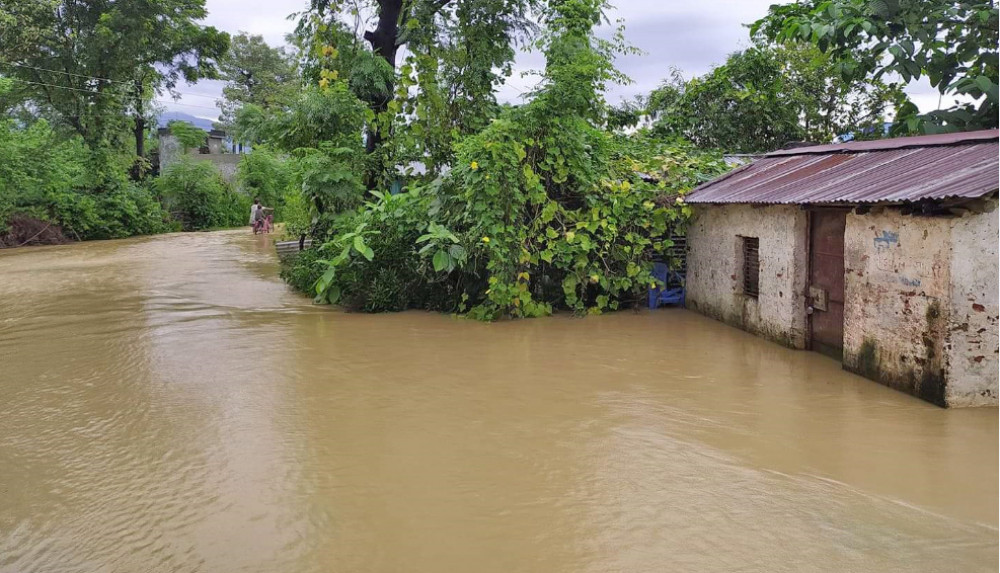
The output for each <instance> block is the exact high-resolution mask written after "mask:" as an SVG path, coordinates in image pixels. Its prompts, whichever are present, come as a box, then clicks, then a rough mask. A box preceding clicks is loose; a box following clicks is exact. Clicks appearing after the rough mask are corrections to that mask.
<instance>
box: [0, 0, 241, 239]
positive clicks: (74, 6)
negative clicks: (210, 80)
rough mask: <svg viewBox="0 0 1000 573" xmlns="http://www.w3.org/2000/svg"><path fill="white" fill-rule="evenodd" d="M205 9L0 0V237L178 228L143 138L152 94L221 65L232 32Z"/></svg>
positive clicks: (177, 3) (197, 5)
mask: <svg viewBox="0 0 1000 573" xmlns="http://www.w3.org/2000/svg"><path fill="white" fill-rule="evenodd" d="M206 14H207V12H206V11H205V3H204V0H166V1H157V2H148V1H136V2H114V1H110V0H100V1H91V0H87V1H82V0H59V1H42V2H39V1H37V0H8V1H4V2H0V112H3V113H4V117H3V118H2V119H0V245H4V246H11V245H14V246H16V245H22V244H31V243H33V242H39V241H42V242H46V241H49V242H51V241H55V240H63V239H66V238H68V239H74V240H85V239H105V238H117V237H126V236H130V235H136V234H147V233H157V232H162V231H166V230H171V229H174V228H176V226H177V222H176V221H171V220H170V218H169V216H168V215H167V214H166V212H165V211H164V209H163V207H162V206H161V204H160V202H159V201H158V198H157V195H156V194H155V193H154V192H153V187H154V184H153V183H152V182H151V181H150V180H149V179H148V175H149V171H150V167H151V162H150V160H149V159H150V158H149V157H148V156H147V150H146V145H147V143H148V142H149V141H150V140H151V136H152V133H151V132H152V130H151V129H150V126H153V125H156V123H155V121H154V120H155V117H154V116H155V109H154V104H153V100H154V98H155V97H156V96H157V95H158V94H166V93H168V92H170V91H172V90H173V89H174V88H175V86H176V85H177V84H178V83H180V82H182V81H185V82H192V81H195V80H197V79H201V78H207V77H214V76H215V74H216V71H217V70H216V67H215V66H216V61H217V59H218V58H219V57H220V56H221V55H222V54H223V53H224V52H225V51H226V49H227V46H228V43H229V38H228V35H226V34H224V33H222V32H219V31H218V30H216V29H214V28H211V27H206V26H203V25H201V24H200V23H199V20H200V19H202V18H204V17H205V15H206ZM174 127H175V129H176V131H175V132H176V133H179V132H184V136H183V137H182V139H183V140H184V141H186V142H187V144H186V145H189V146H200V145H201V144H202V143H203V142H204V139H205V134H204V132H202V131H200V130H197V129H196V128H193V127H192V126H188V125H186V124H184V125H179V126H174ZM191 138H194V139H197V140H198V141H196V142H194V143H191V141H192V140H191ZM220 208H223V207H222V206H221V205H220ZM225 208H228V207H225ZM219 219H220V220H226V221H228V220H230V219H228V218H226V217H219ZM245 222H246V221H245V215H241V217H240V224H245ZM34 229H38V230H39V231H38V232H34V231H33V230H34Z"/></svg>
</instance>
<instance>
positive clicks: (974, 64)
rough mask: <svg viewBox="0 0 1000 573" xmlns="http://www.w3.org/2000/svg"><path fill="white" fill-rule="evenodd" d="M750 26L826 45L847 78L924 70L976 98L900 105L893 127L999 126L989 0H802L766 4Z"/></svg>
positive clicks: (945, 86) (776, 36)
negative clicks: (922, 108) (923, 109)
mask: <svg viewBox="0 0 1000 573" xmlns="http://www.w3.org/2000/svg"><path fill="white" fill-rule="evenodd" d="M751 30H752V31H753V33H757V32H761V33H763V34H764V35H766V36H767V37H768V38H771V39H773V40H777V41H779V42H785V41H789V40H796V41H804V42H809V43H812V44H815V45H816V46H817V47H819V49H820V50H822V51H823V52H826V53H829V54H830V55H831V57H832V58H833V61H835V62H836V65H837V68H838V71H839V73H840V74H841V75H842V76H843V77H844V78H845V79H850V80H856V79H859V78H869V77H870V78H874V79H879V78H882V77H883V76H885V75H886V74H896V75H898V76H899V77H901V78H902V79H903V81H905V82H909V81H911V80H915V79H920V78H922V77H926V78H927V79H928V80H929V81H930V84H931V85H932V86H933V87H935V88H937V89H938V91H939V92H940V93H941V95H942V96H945V95H953V96H965V97H967V98H971V99H973V100H975V103H963V104H956V105H954V106H952V107H950V108H948V109H944V110H935V111H932V112H929V113H926V114H919V113H918V111H917V109H916V107H915V106H913V105H912V104H910V105H907V106H904V107H902V108H901V109H899V110H898V113H897V116H896V125H895V126H894V130H895V132H896V133H903V132H909V133H936V132H942V131H961V130H968V129H981V128H989V127H996V126H997V113H998V109H1000V108H998V103H1000V98H998V93H997V82H998V79H997V42H998V11H997V8H996V6H995V5H994V2H993V0H957V1H956V0H919V1H917V0H802V1H800V2H796V3H794V4H788V5H782V6H778V5H775V6H771V9H770V11H769V13H768V15H767V16H766V17H764V18H762V19H761V20H759V21H757V22H755V23H754V24H753V26H752V27H751Z"/></svg>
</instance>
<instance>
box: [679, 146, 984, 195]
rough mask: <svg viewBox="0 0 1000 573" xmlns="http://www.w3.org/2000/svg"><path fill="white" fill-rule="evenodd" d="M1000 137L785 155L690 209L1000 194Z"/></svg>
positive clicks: (706, 189) (725, 183) (712, 188)
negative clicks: (704, 205)
mask: <svg viewBox="0 0 1000 573" xmlns="http://www.w3.org/2000/svg"><path fill="white" fill-rule="evenodd" d="M998 137H1000V131H998V130H995V129H992V130H985V131H972V132H966V133H949V134H942V135H922V136H918V137H901V138H896V139H882V140H877V141H857V142H850V143H841V144H831V145H817V146H815V147H800V148H797V149H784V150H779V151H775V152H772V153H769V154H767V155H765V156H764V157H763V158H761V159H758V160H757V161H754V162H753V163H750V164H749V165H744V166H743V167H740V168H738V169H735V170H733V171H730V172H729V173H727V174H726V175H723V176H722V177H719V178H717V179H715V180H713V181H709V182H708V183H704V184H702V185H699V186H698V187H696V188H695V189H694V190H693V191H691V193H689V194H688V196H687V197H686V200H687V202H689V203H786V204H800V203H809V204H811V203H880V202H889V203H900V202H907V201H918V200H921V199H945V198H950V197H958V198H978V197H982V196H984V195H987V194H990V193H992V192H994V191H996V190H997V189H998V187H1000V172H998V168H1000V165H998V161H997V157H998V153H1000V147H998Z"/></svg>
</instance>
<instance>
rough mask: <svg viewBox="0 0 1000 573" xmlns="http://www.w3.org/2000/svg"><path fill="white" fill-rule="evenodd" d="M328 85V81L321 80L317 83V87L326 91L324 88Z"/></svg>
mask: <svg viewBox="0 0 1000 573" xmlns="http://www.w3.org/2000/svg"><path fill="white" fill-rule="evenodd" d="M328 85H330V80H328V79H326V78H323V79H321V80H320V81H319V87H321V88H324V89H326V86H328Z"/></svg>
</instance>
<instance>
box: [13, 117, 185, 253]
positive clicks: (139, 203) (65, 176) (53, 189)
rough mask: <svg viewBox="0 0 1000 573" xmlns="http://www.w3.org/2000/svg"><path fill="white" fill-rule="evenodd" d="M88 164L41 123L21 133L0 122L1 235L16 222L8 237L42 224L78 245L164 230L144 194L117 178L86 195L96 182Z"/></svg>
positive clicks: (71, 143) (81, 152) (83, 153)
mask: <svg viewBox="0 0 1000 573" xmlns="http://www.w3.org/2000/svg"><path fill="white" fill-rule="evenodd" d="M91 162H92V157H91V155H90V154H89V153H88V152H87V150H86V148H85V147H84V145H83V143H82V142H81V141H80V139H79V138H71V139H68V140H64V139H60V138H59V137H58V136H57V135H56V134H55V133H54V132H53V130H52V129H51V128H50V127H49V125H48V123H47V122H45V121H44V120H40V121H37V122H35V123H33V124H31V125H29V126H28V127H26V128H23V129H19V128H17V127H16V126H15V125H14V123H13V122H9V121H8V122H0V233H4V232H6V231H8V226H9V224H10V222H11V221H14V220H17V221H19V222H20V223H19V226H18V229H16V230H13V231H11V234H12V235H20V234H22V231H23V230H24V229H27V228H33V225H34V223H31V224H29V223H28V221H41V222H44V223H48V224H51V225H54V226H56V227H58V228H61V229H62V233H63V234H64V235H65V236H66V237H68V238H73V239H78V240H84V239H114V238H121V237H128V236H131V235H145V234H151V233H159V232H162V231H164V230H167V229H168V225H167V224H166V222H165V219H166V215H165V213H164V211H163V209H162V208H161V206H160V204H159V202H158V201H157V200H156V198H155V197H154V196H153V194H152V193H151V192H150V190H149V189H148V188H146V187H141V186H137V185H136V184H134V183H131V182H128V181H125V180H124V178H123V177H120V178H118V180H117V181H116V180H114V179H112V178H105V187H104V188H102V189H101V190H91V189H88V185H90V184H92V183H93V180H94V175H93V174H92V173H89V171H90V170H91ZM6 242H8V243H12V242H14V241H13V239H10V240H8V241H6ZM17 244H20V243H17Z"/></svg>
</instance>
